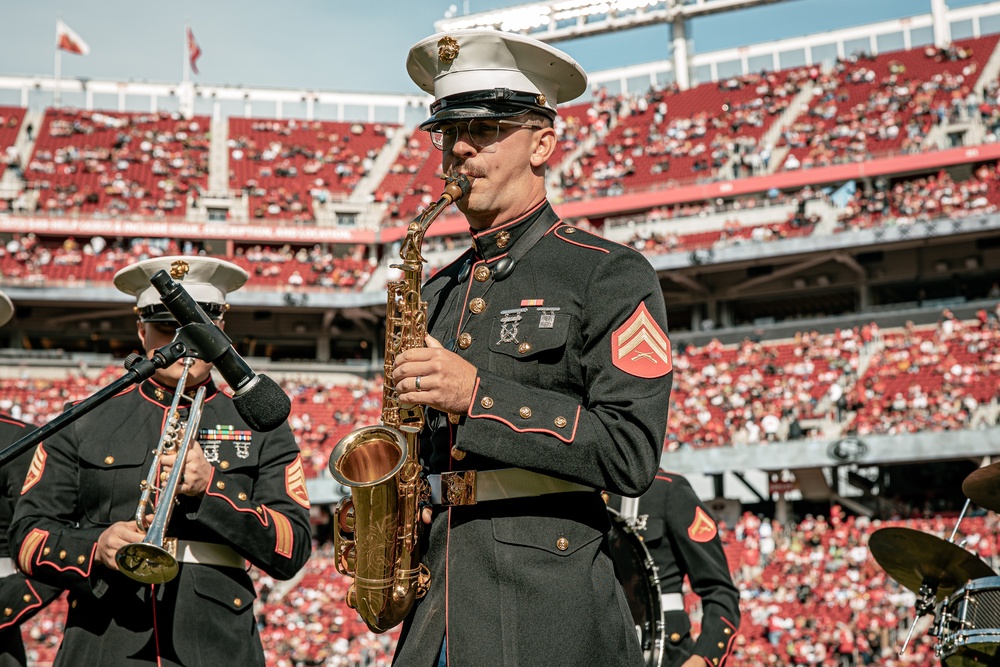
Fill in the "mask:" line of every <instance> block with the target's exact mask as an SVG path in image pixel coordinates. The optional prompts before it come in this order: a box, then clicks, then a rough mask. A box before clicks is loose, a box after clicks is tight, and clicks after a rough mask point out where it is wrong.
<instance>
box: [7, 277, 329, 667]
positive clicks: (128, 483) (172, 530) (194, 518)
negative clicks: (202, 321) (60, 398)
mask: <svg viewBox="0 0 1000 667" xmlns="http://www.w3.org/2000/svg"><path fill="white" fill-rule="evenodd" d="M160 270H166V271H168V272H169V273H170V276H171V277H172V278H173V279H174V280H175V281H177V282H178V283H179V284H181V285H182V286H183V287H184V288H185V290H186V291H187V292H188V293H189V294H190V295H191V297H192V298H193V299H194V300H195V301H197V302H198V303H199V304H200V305H201V307H202V308H203V309H204V310H205V312H206V313H207V314H208V315H209V317H211V318H212V319H213V321H214V322H215V323H216V324H217V325H219V326H222V317H223V314H224V313H225V311H226V309H227V307H228V306H227V303H226V297H227V294H228V293H230V292H232V291H234V290H236V289H238V288H240V287H241V286H242V285H243V284H244V283H245V282H246V280H247V274H246V272H245V271H243V269H241V268H240V267H238V266H236V265H235V264H231V263H229V262H225V261H222V260H219V259H215V258H211V257H160V258H156V259H150V260H145V261H142V262H139V263H137V264H134V265H132V266H129V267H126V268H124V269H122V270H121V271H119V272H118V273H117V274H116V275H115V286H116V287H117V288H118V289H119V290H121V291H123V292H125V293H127V294H130V295H132V296H134V297H136V299H137V302H136V312H137V313H138V316H139V318H138V322H137V330H138V334H139V340H140V341H141V343H142V346H143V349H144V350H145V351H146V353H147V354H151V353H152V352H153V351H154V350H156V349H158V348H160V347H162V346H163V345H166V344H168V343H169V342H170V341H171V340H172V339H173V337H174V335H175V332H176V329H177V326H178V324H177V322H176V321H175V320H174V319H173V317H172V315H171V314H170V312H169V311H167V309H166V308H165V307H164V306H163V304H162V303H161V302H160V298H159V295H158V294H157V291H156V289H155V288H154V287H152V286H151V284H150V277H152V276H153V275H154V274H156V273H157V272H158V271H160ZM183 361H184V360H182V361H179V362H178V363H176V364H174V365H172V366H170V367H168V368H164V369H160V370H158V371H157V372H156V374H155V375H154V376H153V377H152V378H150V379H148V380H146V381H145V382H143V383H142V384H141V385H139V386H137V387H132V388H130V389H128V390H125V391H123V392H121V393H120V394H118V395H117V396H115V397H114V398H112V399H111V400H109V401H107V402H106V403H104V404H102V405H100V406H98V407H97V408H95V409H94V410H93V411H92V412H89V413H88V414H86V415H84V416H83V417H81V418H80V419H79V420H77V421H75V422H73V423H72V424H70V425H69V426H67V427H66V428H64V429H62V430H61V431H59V432H58V433H56V434H55V435H53V436H52V437H50V438H48V439H46V441H45V442H44V443H42V444H41V445H39V447H38V448H37V450H36V452H35V455H34V459H33V461H32V465H31V471H30V472H29V474H28V477H27V479H26V480H25V483H24V490H23V492H22V495H21V499H20V501H19V503H18V506H17V511H16V513H15V516H14V523H13V527H12V533H11V534H12V537H13V539H14V541H15V545H16V552H17V562H18V567H19V569H20V570H21V571H22V572H24V573H25V574H28V575H31V576H33V577H36V578H38V579H39V580H41V581H44V582H47V583H50V584H53V585H57V586H60V587H63V588H66V589H68V590H69V606H70V608H69V614H68V617H67V621H66V629H65V633H64V637H63V642H62V644H61V646H60V648H59V652H58V654H57V656H56V660H55V664H56V665H60V666H61V665H67V666H68V665H73V666H76V665H109V666H111V665H130V666H133V665H134V666H139V665H156V666H157V667H180V666H181V665H183V666H184V667H199V666H201V667H215V666H216V665H241V666H242V665H256V666H259V667H263V665H264V664H265V663H264V653H263V649H262V647H261V642H260V637H259V634H258V631H257V624H256V621H255V619H254V614H253V609H252V608H253V602H254V598H255V591H254V587H253V583H252V581H251V579H250V575H249V574H248V572H247V570H248V568H249V565H251V564H252V565H254V566H256V567H259V568H260V569H261V570H263V571H264V572H266V573H268V574H269V575H271V576H272V577H274V578H276V579H289V578H291V577H292V576H293V575H295V573H296V572H297V571H298V570H299V569H300V568H301V567H302V566H303V565H304V564H305V562H306V560H307V559H308V557H309V554H310V552H311V550H312V544H311V538H310V532H309V498H308V495H307V493H306V488H305V478H304V474H303V469H302V462H301V458H300V455H299V449H298V446H297V445H296V444H295V440H294V438H293V436H292V432H291V429H290V428H289V427H288V424H287V422H285V423H283V424H281V425H280V426H279V427H278V428H277V429H275V430H273V431H270V432H268V433H259V432H256V431H253V430H251V429H250V427H249V426H247V424H246V422H244V421H243V419H242V418H241V417H240V415H239V413H238V412H237V410H236V408H235V406H234V404H233V400H232V399H231V398H230V397H229V396H227V395H225V394H224V393H222V392H221V391H220V390H219V389H218V387H216V385H215V383H214V382H213V380H212V377H211V374H210V373H211V365H210V364H208V363H206V362H204V361H201V360H196V361H195V363H194V364H193V365H192V366H191V368H190V370H189V371H188V374H187V376H186V381H185V387H184V391H183V396H184V397H188V398H190V397H193V396H194V395H195V392H196V390H197V389H199V388H200V387H205V389H206V398H205V400H204V403H203V406H202V409H203V412H202V417H201V419H200V420H199V422H198V424H197V425H192V424H187V425H186V426H185V428H197V432H196V439H195V440H194V441H193V442H192V443H191V445H190V447H189V448H188V452H187V456H186V457H185V460H184V461H181V462H178V461H176V460H175V459H176V456H173V455H170V456H163V457H162V458H161V459H160V463H159V466H160V468H161V470H160V474H159V478H160V479H161V480H163V479H165V478H166V476H167V473H168V472H169V469H170V468H171V467H173V466H174V465H183V466H184V468H183V475H182V477H181V478H180V483H179V485H178V486H177V492H178V493H177V499H178V504H177V505H176V507H175V508H174V510H173V515H172V518H171V520H170V523H169V525H168V528H167V531H166V535H167V538H168V539H169V538H176V539H177V543H176V558H177V561H179V572H178V573H177V576H176V578H174V579H172V580H170V581H167V582H165V583H163V584H156V585H147V584H143V583H140V582H137V581H135V580H133V579H131V578H128V577H126V576H125V574H123V573H122V572H121V571H120V570H119V568H118V564H117V562H116V559H115V557H116V555H117V553H118V550H119V549H120V548H121V547H122V546H124V545H127V544H131V543H136V542H141V541H142V539H143V537H144V533H143V532H141V531H140V530H139V528H138V526H137V525H136V521H135V518H134V515H135V513H136V507H137V503H138V500H139V498H140V482H142V481H145V480H146V476H147V474H148V472H149V469H150V468H151V467H152V465H153V464H152V461H153V458H154V449H155V448H156V443H157V439H158V437H159V436H160V435H161V434H162V433H163V431H164V428H165V425H166V424H167V423H168V421H169V420H168V415H167V414H166V413H167V412H168V410H169V409H170V407H171V405H172V404H173V398H174V392H173V389H175V388H176V387H177V384H178V381H179V379H180V377H181V374H182V373H183V366H184V364H183V363H182V362H183ZM185 400H186V399H184V398H183V397H182V398H181V399H180V402H179V405H180V407H179V408H178V412H180V413H181V415H180V418H181V420H186V419H187V411H188V408H187V407H184V406H185ZM188 404H190V403H188ZM150 514H152V509H151V510H150Z"/></svg>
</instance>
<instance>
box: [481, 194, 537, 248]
mask: <svg viewBox="0 0 1000 667" xmlns="http://www.w3.org/2000/svg"><path fill="white" fill-rule="evenodd" d="M551 210H552V207H551V206H550V205H549V201H548V200H547V199H543V200H542V201H541V202H539V203H538V205H537V206H535V207H534V208H533V209H531V210H530V211H528V212H527V213H525V214H524V215H522V216H520V217H518V218H515V219H513V220H510V221H508V222H505V223H503V224H500V225H494V226H493V227H490V228H489V229H485V230H483V231H481V232H473V233H472V245H473V246H474V248H475V251H476V255H477V256H478V257H481V258H482V259H485V260H486V261H492V260H495V259H497V258H499V257H503V256H504V255H505V254H507V253H508V252H509V251H510V248H511V246H513V245H514V243H515V242H516V241H517V240H518V239H519V238H521V236H523V235H524V233H525V232H526V231H528V229H529V228H530V227H531V223H533V222H535V221H536V220H538V218H540V217H541V216H542V215H543V214H544V213H545V212H546V211H551Z"/></svg>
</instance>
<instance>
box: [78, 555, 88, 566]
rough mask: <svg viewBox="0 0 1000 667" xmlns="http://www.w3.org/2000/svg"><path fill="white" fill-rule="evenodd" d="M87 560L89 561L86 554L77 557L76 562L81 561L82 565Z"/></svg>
mask: <svg viewBox="0 0 1000 667" xmlns="http://www.w3.org/2000/svg"><path fill="white" fill-rule="evenodd" d="M86 561H87V557H86V556H77V557H76V562H77V563H79V564H80V565H83V564H84V563H85V562H86Z"/></svg>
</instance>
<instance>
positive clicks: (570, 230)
mask: <svg viewBox="0 0 1000 667" xmlns="http://www.w3.org/2000/svg"><path fill="white" fill-rule="evenodd" d="M566 233H567V234H576V227H569V228H568V229H566Z"/></svg>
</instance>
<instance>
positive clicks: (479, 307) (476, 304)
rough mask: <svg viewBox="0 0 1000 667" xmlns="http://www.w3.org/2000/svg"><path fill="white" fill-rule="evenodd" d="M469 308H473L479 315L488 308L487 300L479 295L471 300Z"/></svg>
mask: <svg viewBox="0 0 1000 667" xmlns="http://www.w3.org/2000/svg"><path fill="white" fill-rule="evenodd" d="M469 310H471V311H472V312H473V313H474V314H476V315H478V314H479V313H481V312H483V311H484V310H486V302H485V301H483V300H482V299H480V298H479V297H478V296H477V297H476V298H475V299H473V300H472V301H470V302H469Z"/></svg>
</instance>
